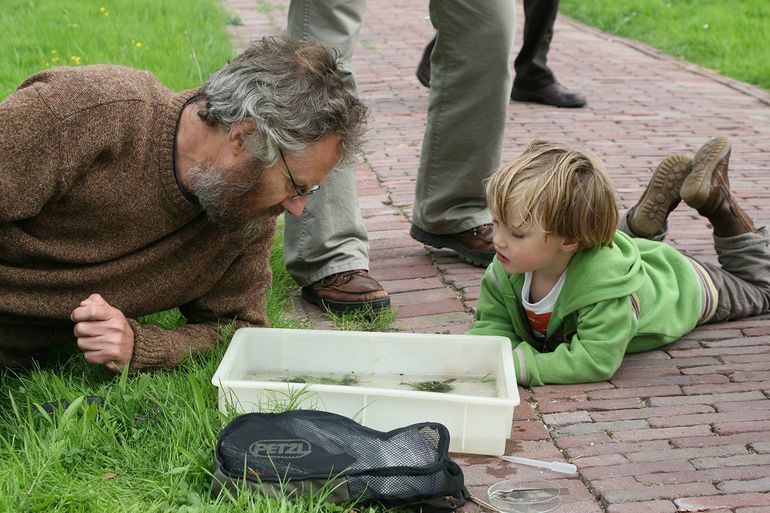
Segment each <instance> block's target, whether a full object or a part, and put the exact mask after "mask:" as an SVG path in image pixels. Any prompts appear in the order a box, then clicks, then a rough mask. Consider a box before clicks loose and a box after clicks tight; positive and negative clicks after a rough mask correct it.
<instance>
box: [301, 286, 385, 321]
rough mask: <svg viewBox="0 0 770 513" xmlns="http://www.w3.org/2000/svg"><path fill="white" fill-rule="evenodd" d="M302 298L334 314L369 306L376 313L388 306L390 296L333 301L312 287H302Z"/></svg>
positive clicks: (363, 308)
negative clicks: (364, 299) (363, 299)
mask: <svg viewBox="0 0 770 513" xmlns="http://www.w3.org/2000/svg"><path fill="white" fill-rule="evenodd" d="M302 298H303V299H305V301H307V302H308V303H312V304H314V305H317V306H320V307H321V308H323V309H325V310H329V311H330V312H332V313H335V314H341V313H346V312H355V311H359V310H367V309H370V308H371V310H372V312H373V313H377V312H380V311H382V310H385V309H386V308H390V296H386V297H384V298H380V299H370V300H367V301H335V300H333V299H327V298H323V297H321V296H319V295H318V293H316V291H314V290H313V287H302Z"/></svg>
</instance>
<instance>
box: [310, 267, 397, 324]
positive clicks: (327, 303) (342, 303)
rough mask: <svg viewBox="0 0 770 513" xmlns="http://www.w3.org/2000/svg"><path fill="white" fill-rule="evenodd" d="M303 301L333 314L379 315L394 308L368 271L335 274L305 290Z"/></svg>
mask: <svg viewBox="0 0 770 513" xmlns="http://www.w3.org/2000/svg"><path fill="white" fill-rule="evenodd" d="M302 297H303V298H305V299H306V300H307V301H309V302H311V303H313V304H314V305H318V306H320V307H321V308H325V309H328V310H330V311H331V312H333V313H343V312H350V311H353V310H363V309H365V308H371V309H372V311H373V312H378V311H380V310H383V309H385V308H388V307H390V297H388V293H387V292H385V290H384V289H383V288H382V285H380V283H379V282H378V281H377V280H375V279H374V278H372V277H371V275H370V274H369V271H367V270H366V269H355V270H352V271H343V272H341V273H336V274H332V275H330V276H327V277H326V278H323V279H321V280H318V281H317V282H315V283H313V284H312V285H308V286H307V287H302Z"/></svg>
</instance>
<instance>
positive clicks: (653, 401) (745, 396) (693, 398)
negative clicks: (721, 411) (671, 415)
mask: <svg viewBox="0 0 770 513" xmlns="http://www.w3.org/2000/svg"><path fill="white" fill-rule="evenodd" d="M762 398H764V395H763V394H762V392H757V391H754V392H738V393H734V394H703V395H689V396H678V397H652V398H650V400H649V404H650V406H672V405H677V404H715V403H719V402H728V401H750V400H752V399H762Z"/></svg>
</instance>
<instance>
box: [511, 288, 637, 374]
mask: <svg viewBox="0 0 770 513" xmlns="http://www.w3.org/2000/svg"><path fill="white" fill-rule="evenodd" d="M636 329H637V319H636V316H635V315H634V311H633V308H632V306H631V301H630V297H628V296H627V297H621V298H616V299H609V300H606V301H601V302H598V303H595V304H593V305H590V306H588V307H585V308H583V309H581V310H580V311H579V313H578V322H577V333H576V334H575V335H573V336H572V339H571V340H570V341H569V342H566V343H563V344H559V345H558V346H557V347H556V349H555V350H554V351H552V352H545V353H541V352H539V351H537V350H536V349H535V348H533V347H532V346H531V345H530V344H527V343H526V342H524V343H522V344H520V345H519V346H518V347H516V349H514V361H515V360H517V357H519V358H520V359H522V360H523V361H524V363H525V368H524V369H519V368H518V366H517V377H518V374H519V373H521V374H522V375H524V376H526V377H527V380H526V382H524V383H521V384H525V385H545V384H568V383H592V382H595V381H604V380H607V379H610V378H611V377H612V376H613V375H614V374H615V372H616V371H617V370H618V367H620V364H621V363H622V362H623V356H624V355H625V352H626V348H627V347H628V343H629V342H630V341H631V339H632V338H633V336H634V334H635V333H636Z"/></svg>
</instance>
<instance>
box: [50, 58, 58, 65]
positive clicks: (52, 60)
mask: <svg viewBox="0 0 770 513" xmlns="http://www.w3.org/2000/svg"><path fill="white" fill-rule="evenodd" d="M51 62H53V63H54V64H56V63H57V62H59V58H58V57H54V58H53V59H51Z"/></svg>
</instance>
